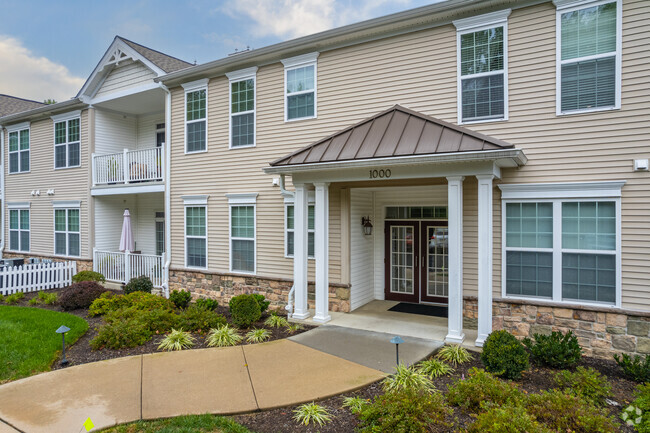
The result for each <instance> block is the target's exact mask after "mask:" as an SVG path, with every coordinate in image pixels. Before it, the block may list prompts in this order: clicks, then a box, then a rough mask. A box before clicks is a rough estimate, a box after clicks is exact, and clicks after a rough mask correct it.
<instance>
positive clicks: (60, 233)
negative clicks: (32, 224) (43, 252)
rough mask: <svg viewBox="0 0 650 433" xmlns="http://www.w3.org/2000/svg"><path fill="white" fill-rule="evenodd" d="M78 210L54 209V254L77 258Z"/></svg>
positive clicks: (78, 241) (78, 253)
mask: <svg viewBox="0 0 650 433" xmlns="http://www.w3.org/2000/svg"><path fill="white" fill-rule="evenodd" d="M80 251H81V238H80V228H79V209H54V254H57V255H60V256H79V255H80Z"/></svg>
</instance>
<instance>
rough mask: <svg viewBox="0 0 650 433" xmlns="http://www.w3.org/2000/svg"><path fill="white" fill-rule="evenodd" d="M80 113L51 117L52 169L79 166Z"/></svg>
mask: <svg viewBox="0 0 650 433" xmlns="http://www.w3.org/2000/svg"><path fill="white" fill-rule="evenodd" d="M79 115H80V112H79V111H77V112H74V113H66V114H63V115H59V116H52V120H54V168H68V167H79V166H80V165H81V147H80V143H81V138H80V137H81V133H80V117H79Z"/></svg>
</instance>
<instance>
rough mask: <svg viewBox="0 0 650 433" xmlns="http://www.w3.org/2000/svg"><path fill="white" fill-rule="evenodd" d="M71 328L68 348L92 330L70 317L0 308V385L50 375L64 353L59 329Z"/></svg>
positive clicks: (43, 311) (44, 312) (28, 308)
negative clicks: (32, 376)
mask: <svg viewBox="0 0 650 433" xmlns="http://www.w3.org/2000/svg"><path fill="white" fill-rule="evenodd" d="M61 325H65V326H67V327H68V328H70V331H69V332H68V333H67V334H66V337H65V341H66V345H68V344H72V343H74V342H75V341H77V339H79V337H81V336H82V335H83V334H84V333H85V332H86V331H87V330H88V323H86V321H85V320H84V319H82V318H80V317H77V316H73V315H72V314H68V313H58V312H56V311H50V310H44V309H41V308H30V307H9V306H0V383H2V382H6V381H9V380H15V379H20V378H21V377H27V376H30V375H32V374H34V373H39V372H41V371H48V370H49V369H50V365H52V362H53V361H54V360H55V358H56V357H57V356H58V355H59V352H60V351H61V335H59V334H57V333H56V332H54V331H56V330H57V329H58V328H59V326H61Z"/></svg>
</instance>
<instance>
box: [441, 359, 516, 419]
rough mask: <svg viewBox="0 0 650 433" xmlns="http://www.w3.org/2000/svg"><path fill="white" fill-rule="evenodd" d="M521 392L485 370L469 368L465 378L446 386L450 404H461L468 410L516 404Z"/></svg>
mask: <svg viewBox="0 0 650 433" xmlns="http://www.w3.org/2000/svg"><path fill="white" fill-rule="evenodd" d="M521 398H522V393H521V391H519V389H518V388H517V386H516V385H514V384H512V383H509V382H504V381H502V380H499V379H497V378H496V377H494V376H492V375H491V374H490V373H488V372H486V371H485V370H481V369H478V368H475V367H474V368H471V369H470V370H469V374H468V377H467V378H466V379H460V380H457V381H456V383H454V384H453V385H451V386H450V387H449V388H448V392H447V401H448V402H449V404H451V405H452V406H461V407H464V408H466V409H468V410H470V411H480V410H481V409H489V407H491V406H493V405H496V406H503V405H505V404H506V403H510V404H517V403H519V402H520V400H521Z"/></svg>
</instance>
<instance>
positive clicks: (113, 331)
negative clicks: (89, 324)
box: [90, 319, 152, 350]
mask: <svg viewBox="0 0 650 433" xmlns="http://www.w3.org/2000/svg"><path fill="white" fill-rule="evenodd" d="M151 336H152V334H151V331H150V330H149V329H147V326H146V325H145V324H144V323H142V322H141V321H139V320H137V319H129V320H117V321H115V322H112V323H107V324H106V325H104V326H102V327H101V328H99V333H98V334H97V336H96V337H95V338H93V339H92V340H91V341H90V347H91V348H92V349H93V350H99V349H103V348H104V347H107V348H109V349H124V348H127V347H136V346H141V345H143V344H144V343H146V342H147V341H149V340H150V339H151Z"/></svg>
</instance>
